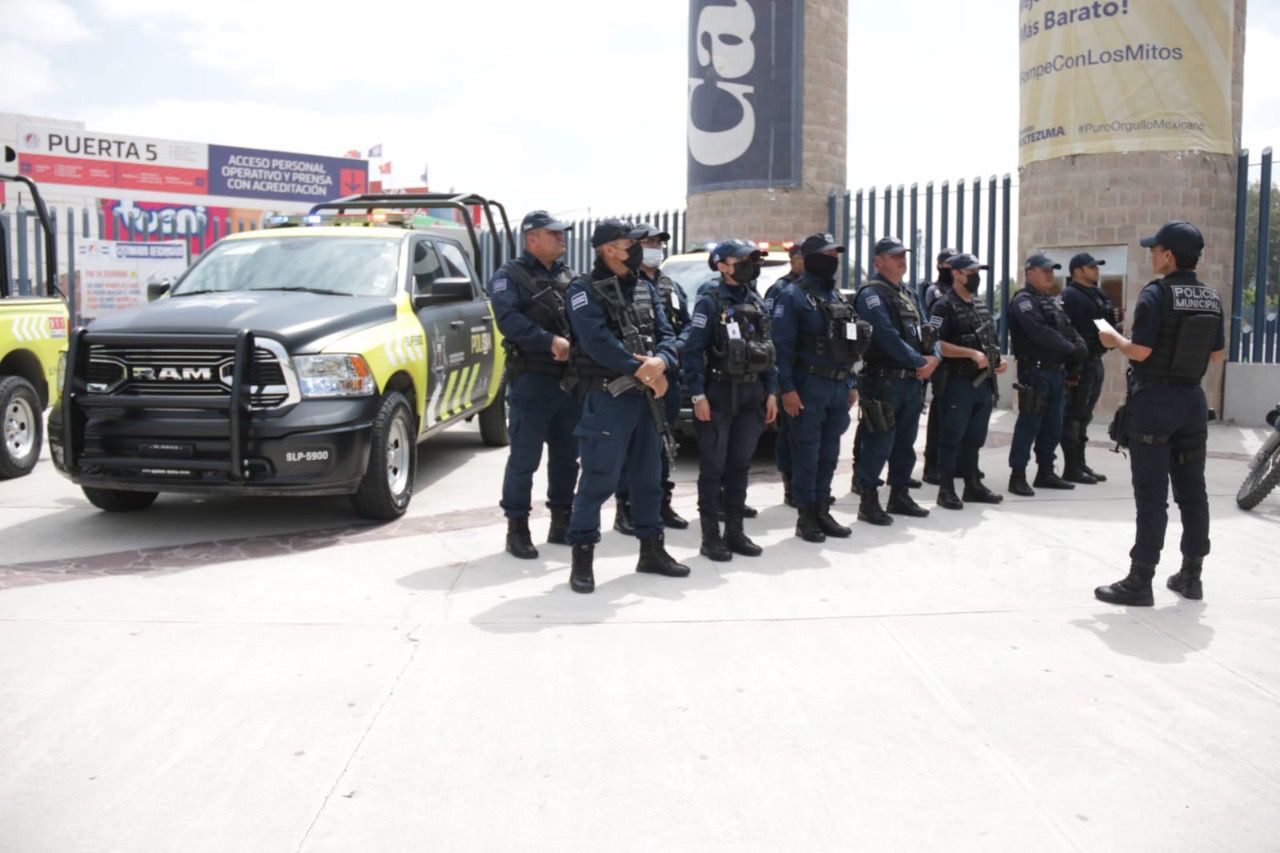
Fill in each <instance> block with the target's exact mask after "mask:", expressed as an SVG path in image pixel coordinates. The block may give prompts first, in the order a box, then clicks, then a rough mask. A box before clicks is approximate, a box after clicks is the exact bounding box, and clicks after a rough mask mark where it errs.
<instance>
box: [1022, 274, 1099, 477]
mask: <svg viewBox="0 0 1280 853" xmlns="http://www.w3.org/2000/svg"><path fill="white" fill-rule="evenodd" d="M1060 269H1062V264H1056V263H1054V262H1053V261H1052V260H1050V259H1049V258H1048V257H1047V256H1046V255H1044V254H1043V253H1040V252H1037V253H1035V254H1034V255H1032V256H1031V257H1029V258H1027V263H1026V276H1027V283H1026V285H1025V286H1024V287H1023V288H1022V289H1021V290H1019V291H1018V292H1017V293H1016V294H1015V295H1014V297H1013V299H1011V300H1010V301H1009V337H1010V342H1011V344H1012V348H1013V355H1014V357H1015V358H1016V359H1017V360H1018V383H1017V384H1016V385H1014V388H1015V390H1017V392H1018V420H1017V422H1016V423H1015V424H1014V427H1013V445H1012V446H1011V447H1010V448H1009V468H1010V473H1009V491H1011V492H1013V493H1014V494H1015V495H1021V496H1022V497H1027V498H1030V497H1035V494H1036V493H1035V490H1034V489H1032V488H1031V486H1030V485H1028V484H1027V462H1028V461H1030V459H1031V447H1032V445H1033V444H1034V445H1035V452H1036V463H1037V465H1038V468H1037V470H1036V478H1035V486H1036V488H1038V489H1074V488H1075V486H1073V485H1071V484H1070V483H1068V482H1066V481H1065V480H1063V479H1062V478H1061V477H1059V476H1058V475H1057V474H1055V473H1054V471H1053V461H1054V459H1055V458H1056V454H1055V452H1054V451H1055V450H1056V449H1057V447H1058V439H1059V438H1060V437H1061V435H1062V413H1063V407H1064V404H1065V389H1066V371H1067V369H1068V365H1075V364H1079V363H1080V362H1082V361H1083V360H1084V358H1085V356H1086V355H1087V354H1088V349H1087V348H1086V347H1085V343H1084V339H1083V338H1081V337H1080V335H1079V334H1078V333H1077V332H1076V330H1075V327H1074V326H1072V325H1071V321H1070V320H1069V319H1067V315H1066V312H1065V311H1063V310H1062V306H1061V305H1059V304H1058V300H1057V299H1055V298H1054V296H1053V288H1054V280H1055V278H1056V276H1055V275H1054V270H1060Z"/></svg>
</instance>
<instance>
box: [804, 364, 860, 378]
mask: <svg viewBox="0 0 1280 853" xmlns="http://www.w3.org/2000/svg"><path fill="white" fill-rule="evenodd" d="M796 368H797V369H799V370H803V371H804V372H805V373H812V374H813V375H814V376H821V377H822V378H823V379H830V380H832V381H833V382H839V381H841V380H842V379H848V378H849V377H850V376H851V375H853V371H852V370H847V369H846V370H836V369H832V370H828V369H827V368H825V367H814V366H813V365H812V364H798V365H796Z"/></svg>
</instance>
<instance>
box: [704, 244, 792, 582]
mask: <svg viewBox="0 0 1280 853" xmlns="http://www.w3.org/2000/svg"><path fill="white" fill-rule="evenodd" d="M711 257H712V258H714V259H715V261H716V266H717V268H718V269H719V272H720V277H721V280H720V284H719V285H718V286H717V287H716V288H715V289H714V290H712V291H710V292H708V293H707V294H705V295H703V296H702V297H700V298H699V299H698V301H697V303H696V304H695V305H694V309H693V316H692V318H691V320H690V323H689V334H688V337H687V338H686V339H685V344H684V354H683V366H684V373H685V379H686V382H687V384H688V390H689V395H690V398H691V399H692V400H693V417H694V421H693V428H694V432H695V433H696V434H697V437H698V516H699V522H700V524H701V527H702V549H701V551H702V554H703V556H705V557H707V558H709V559H711V560H715V561H718V562H723V561H725V560H729V559H732V557H733V555H734V554H741V555H743V556H746V557H758V556H760V554H761V553H762V549H761V548H760V546H758V545H756V544H755V543H754V542H752V541H751V540H750V539H749V538H747V535H746V533H744V532H743V527H742V519H743V507H744V506H745V504H746V497H747V472H748V471H749V470H750V468H751V457H752V455H753V454H754V453H755V451H756V445H757V444H758V443H759V441H760V435H761V434H762V433H763V432H764V425H765V424H767V423H772V422H773V421H774V420H775V419H776V418H777V416H778V401H777V397H776V396H775V389H776V384H777V370H776V368H775V366H774V365H775V353H774V347H773V342H772V341H771V340H770V338H769V314H768V312H767V311H766V310H765V306H764V300H762V299H761V298H760V297H759V296H756V295H755V293H753V292H752V291H751V290H750V289H749V284H750V282H753V281H755V280H756V278H757V277H759V275H760V259H761V258H762V257H763V253H762V252H760V251H759V250H758V249H757V248H756V247H755V245H754V244H752V243H748V242H746V241H745V240H726V241H724V242H723V243H720V244H719V245H718V246H716V248H715V250H714V251H713V252H712V253H711ZM722 512H723V515H724V519H725V526H724V536H723V538H722V537H721V535H720V522H719V520H718V519H719V516H720V514H721V513H722Z"/></svg>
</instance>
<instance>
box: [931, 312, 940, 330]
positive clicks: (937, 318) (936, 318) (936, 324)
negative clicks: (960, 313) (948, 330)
mask: <svg viewBox="0 0 1280 853" xmlns="http://www.w3.org/2000/svg"><path fill="white" fill-rule="evenodd" d="M929 325H930V326H933V327H934V328H935V329H941V328H942V315H940V314H934V315H933V316H932V317H930V318H929Z"/></svg>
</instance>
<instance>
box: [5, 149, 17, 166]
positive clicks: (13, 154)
mask: <svg viewBox="0 0 1280 853" xmlns="http://www.w3.org/2000/svg"><path fill="white" fill-rule="evenodd" d="M17 159H18V152H17V151H14V150H13V148H12V146H9V145H6V146H5V147H4V162H6V163H12V162H13V161H14V160H17Z"/></svg>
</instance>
